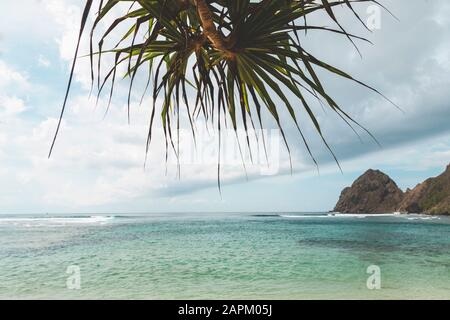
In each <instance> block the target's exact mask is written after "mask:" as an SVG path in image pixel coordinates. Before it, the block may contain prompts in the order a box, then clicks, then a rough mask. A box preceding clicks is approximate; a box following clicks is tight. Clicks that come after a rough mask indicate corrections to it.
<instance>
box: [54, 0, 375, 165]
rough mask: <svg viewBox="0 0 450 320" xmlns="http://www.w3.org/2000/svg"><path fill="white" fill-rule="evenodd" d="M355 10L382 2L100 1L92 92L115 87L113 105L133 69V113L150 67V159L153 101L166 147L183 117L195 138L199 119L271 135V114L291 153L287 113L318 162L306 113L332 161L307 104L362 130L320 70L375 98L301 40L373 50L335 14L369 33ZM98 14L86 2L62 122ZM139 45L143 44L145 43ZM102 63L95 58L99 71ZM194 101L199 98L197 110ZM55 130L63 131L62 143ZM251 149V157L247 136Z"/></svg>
mask: <svg viewBox="0 0 450 320" xmlns="http://www.w3.org/2000/svg"><path fill="white" fill-rule="evenodd" d="M356 3H374V4H378V5H380V4H379V3H378V2H377V1H375V0H257V1H254V0H253V1H252V0H136V1H132V0H108V1H103V0H100V4H99V8H98V11H97V12H96V18H95V21H94V23H93V28H92V30H91V33H90V54H89V57H90V62H91V78H92V83H93V84H94V82H97V86H98V94H100V93H101V92H102V90H103V89H104V88H105V85H106V84H107V83H110V84H111V85H110V86H111V89H110V92H109V101H110V102H111V98H112V96H113V92H114V84H115V80H116V75H117V69H118V67H119V66H120V65H122V64H124V65H126V66H127V74H126V76H128V77H129V78H130V79H131V81H130V88H129V92H128V110H129V108H130V97H131V92H132V89H133V83H134V80H135V77H136V73H137V71H138V70H141V69H144V68H145V69H144V70H148V71H146V72H147V75H148V83H147V88H146V90H147V89H151V93H152V98H153V105H152V109H151V116H150V124H149V131H148V139H147V152H148V150H149V146H150V142H151V139H152V127H153V123H154V119H155V113H156V101H157V98H162V101H163V102H162V106H160V107H161V110H162V111H161V121H162V126H163V129H164V133H165V136H166V146H170V145H172V146H174V143H173V139H172V137H173V135H172V130H174V129H176V130H178V129H179V116H180V112H186V114H187V116H188V117H189V121H190V124H191V127H192V134H193V136H194V139H195V130H194V127H195V122H196V119H197V117H198V116H199V115H202V116H203V117H204V118H205V119H206V120H207V121H210V123H213V124H214V126H217V128H218V130H219V132H220V130H221V126H222V125H223V121H224V119H228V121H229V123H230V124H229V125H231V126H232V128H233V129H234V130H237V128H238V127H239V122H240V123H241V125H243V128H244V129H245V131H246V132H248V131H247V130H248V129H249V126H250V125H251V126H253V128H254V127H255V123H257V125H258V126H259V127H260V128H264V124H263V121H262V116H261V114H262V112H268V113H269V114H270V115H271V117H273V119H274V120H275V122H276V123H277V125H278V127H279V129H280V131H281V133H282V137H283V139H284V143H285V145H286V147H287V149H288V151H289V145H288V142H287V141H286V136H285V134H284V131H283V126H282V124H281V121H280V113H281V112H287V113H288V115H289V116H290V118H292V121H293V123H294V124H295V126H296V128H297V129H298V131H299V133H300V137H301V138H302V139H303V142H304V143H305V145H306V148H307V150H308V152H309V154H310V155H311V157H312V159H313V160H314V162H315V163H316V160H315V159H314V156H313V155H312V152H311V150H310V148H309V146H308V143H307V140H306V139H305V137H304V135H303V132H302V130H301V128H300V126H299V123H298V121H297V112H298V110H297V109H300V108H298V106H301V108H303V110H304V111H305V112H306V115H307V117H309V118H310V120H311V121H312V125H313V126H314V128H315V130H316V131H317V133H318V134H319V136H320V137H321V138H322V140H323V142H324V144H325V146H326V148H328V150H329V151H330V152H331V153H332V151H331V148H330V147H329V146H328V144H327V142H326V140H325V138H324V137H323V134H322V130H321V127H320V124H319V122H318V121H317V119H316V116H315V113H314V112H313V109H312V108H311V107H310V105H309V102H308V101H309V100H310V99H309V98H310V97H313V98H315V99H318V100H319V101H320V102H321V103H323V104H324V105H326V106H327V107H328V108H330V109H331V110H332V111H334V112H336V113H337V114H338V115H339V116H340V117H341V118H342V119H343V120H344V121H345V122H346V123H347V124H348V125H349V126H350V127H352V128H353V126H360V125H359V124H358V123H357V122H356V121H355V120H353V119H352V117H351V116H350V115H349V114H347V113H346V112H345V111H344V110H343V109H342V108H341V107H340V106H339V105H338V104H337V103H336V102H335V100H334V99H333V98H332V97H331V96H330V95H329V94H328V93H327V91H326V89H325V88H324V86H323V85H322V83H321V80H320V77H319V76H318V75H317V73H316V71H317V69H324V70H326V71H328V72H330V73H333V74H336V75H338V76H340V77H342V78H345V79H349V80H352V81H355V82H357V83H358V84H360V85H363V86H365V87H367V88H369V89H371V90H374V91H376V90H375V89H373V88H371V87H369V86H367V85H365V84H364V83H362V82H360V81H358V80H356V79H354V78H352V77H351V76H350V75H348V74H347V73H345V72H343V71H341V70H339V69H337V68H335V67H333V66H331V65H329V64H327V63H325V62H324V61H322V60H320V59H319V58H317V57H315V56H313V55H312V54H311V53H309V52H307V51H306V49H305V48H304V47H303V46H302V43H301V40H300V39H301V37H302V36H303V35H304V34H305V33H307V32H308V31H313V30H319V31H324V32H332V33H334V34H336V35H341V36H344V37H346V38H347V39H348V40H349V41H351V42H352V43H353V44H355V43H354V41H355V40H363V41H367V40H366V39H364V38H361V37H358V36H355V35H353V34H350V33H348V32H347V31H346V30H345V29H344V28H343V27H342V25H341V23H340V21H339V19H338V17H337V15H336V10H335V9H336V7H337V6H344V7H345V8H348V9H349V10H351V12H352V13H353V14H354V16H355V18H356V19H358V20H359V21H360V22H361V23H362V24H364V22H363V20H362V19H361V17H360V16H359V15H358V14H357V12H356V11H355V9H354V6H355V4H356ZM119 4H120V5H123V4H128V5H129V8H128V10H127V11H126V12H123V15H122V16H118V17H117V18H116V20H115V21H114V22H113V23H112V24H111V25H110V26H109V28H108V29H107V30H106V31H105V32H103V35H102V36H101V37H100V39H99V42H98V49H96V50H95V51H94V46H93V42H94V31H96V29H98V28H99V23H100V21H102V20H103V19H104V18H105V16H106V15H107V14H108V13H111V11H112V10H113V9H114V8H116V7H118V5H119ZM92 7H93V1H92V0H87V1H86V6H85V9H84V13H83V17H82V23H81V28H80V37H79V39H78V46H77V49H76V53H75V59H74V62H73V68H72V72H71V75H70V81H69V85H68V88H67V93H66V97H65V100H64V106H63V109H62V112H61V118H62V116H63V114H64V109H65V106H66V103H67V98H68V94H69V90H70V86H71V82H72V76H73V70H74V68H75V64H76V61H77V55H78V47H79V45H80V40H81V37H82V34H83V32H84V29H85V27H86V23H87V20H88V17H89V15H90V13H91V11H92ZM115 11H116V10H115ZM320 12H324V13H326V14H327V15H328V16H329V18H330V19H331V20H332V21H333V22H334V24H335V26H336V27H335V28H327V27H322V26H317V25H314V24H311V23H310V21H309V18H310V17H311V15H312V14H313V13H320ZM125 21H127V22H131V28H130V29H129V30H128V31H127V32H126V33H125V34H123V35H121V36H122V37H121V41H120V42H119V43H117V45H116V46H114V47H113V48H109V49H108V50H105V49H103V43H104V42H105V40H107V39H108V37H110V36H111V35H112V34H113V33H115V36H117V32H116V31H117V29H118V27H119V26H120V25H121V24H122V23H123V22H125ZM143 31H145V35H144V36H142V32H143ZM141 36H142V39H139V38H140V37H141ZM355 47H356V45H355ZM105 54H112V55H114V63H113V64H112V66H111V67H110V69H109V70H107V72H106V73H105V75H104V76H103V77H102V76H101V74H102V72H101V68H100V66H101V59H102V55H105ZM95 56H96V57H97V58H98V65H97V66H96V67H94V57H95ZM147 68H148V69H147ZM95 73H97V76H95ZM95 79H96V81H95ZM376 92H378V91H376ZM287 93H289V95H288V94H287ZM308 95H309V96H310V97H307V96H308ZM188 96H189V97H191V96H194V97H195V103H194V104H193V105H192V106H191V105H190V103H189V99H188ZM288 96H289V98H288ZM292 97H294V98H292ZM276 100H279V101H282V104H281V105H280V104H279V103H276ZM295 100H297V101H295ZM191 104H192V102H191ZM108 108H109V106H108ZM128 116H129V111H128ZM254 120H255V121H254ZM256 121H257V122H256ZM360 127H361V126H360ZM361 128H362V129H363V130H365V131H366V132H367V133H368V134H370V133H369V132H368V131H367V130H366V129H364V128H363V127H361ZM58 131H59V125H58V129H57V132H56V135H57V134H58ZM56 135H55V139H56ZM54 143H55V141H53V144H52V147H51V149H53V146H54ZM247 143H248V147H249V149H251V148H250V143H249V139H248V135H247ZM174 150H175V147H174ZM50 153H51V151H50ZM333 156H334V155H333ZM335 159H336V157H335ZM336 161H337V160H336ZM316 164H317V163H316Z"/></svg>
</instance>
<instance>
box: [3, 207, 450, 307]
mask: <svg viewBox="0 0 450 320" xmlns="http://www.w3.org/2000/svg"><path fill="white" fill-rule="evenodd" d="M0 299H450V217H428V216H420V215H381V216H371V215H358V216H355V215H335V216H333V215H331V214H328V213H310V214H308V213H286V214H283V213H281V214H278V213H276V214H257V213H255V214H249V213H245V214H244V213H242V214H237V213H236V214H234V213H233V214H230V213H227V214H225V213H201V214H200V213H199V214H192V213H191V214H186V213H184V214H181V213H180V214H151V215H125V214H124V215H110V216H108V215H97V216H89V215H59V216H58V215H54V216H48V215H41V216H23V215H16V216H12V215H2V216H0Z"/></svg>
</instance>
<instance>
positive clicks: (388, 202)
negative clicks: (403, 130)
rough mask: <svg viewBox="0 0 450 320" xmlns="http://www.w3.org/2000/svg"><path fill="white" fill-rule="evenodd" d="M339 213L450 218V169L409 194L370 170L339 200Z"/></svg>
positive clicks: (344, 192) (387, 178)
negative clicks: (445, 215)
mask: <svg viewBox="0 0 450 320" xmlns="http://www.w3.org/2000/svg"><path fill="white" fill-rule="evenodd" d="M334 211H336V212H342V213H388V212H396V211H400V212H403V213H424V214H436V215H437V214H450V165H448V166H447V169H446V170H445V172H444V173H442V174H441V175H439V176H437V177H435V178H429V179H427V180H425V181H424V182H422V183H420V184H418V185H417V186H416V187H415V188H414V189H412V190H410V189H408V190H407V191H406V193H403V192H402V190H400V189H399V188H398V187H397V185H396V183H395V182H394V181H393V180H392V179H391V178H389V176H387V175H386V174H384V173H383V172H381V171H379V170H368V171H367V172H366V173H364V174H363V175H362V176H360V177H359V178H358V179H357V180H356V181H355V182H354V183H353V185H352V186H351V187H348V188H345V189H344V190H343V191H342V193H341V196H340V198H339V201H338V203H337V204H336V207H335V208H334Z"/></svg>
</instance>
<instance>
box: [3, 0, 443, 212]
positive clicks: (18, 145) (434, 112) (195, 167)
mask: <svg viewBox="0 0 450 320" xmlns="http://www.w3.org/2000/svg"><path fill="white" fill-rule="evenodd" d="M83 3H84V2H83V1H76V0H47V1H41V0H17V1H1V2H0V15H1V17H0V214H15V213H74V212H76V213H129V212H130V213H131V212H139V213H145V212H200V211H201V212H214V211H221V212H286V211H327V210H330V209H332V208H333V206H334V204H335V203H336V201H337V199H338V197H339V194H340V191H341V190H342V189H343V188H344V187H346V186H348V185H350V184H351V183H352V181H353V180H354V179H355V178H356V177H358V176H359V175H361V174H362V173H363V172H364V171H365V170H367V169H369V168H374V169H380V170H383V171H384V172H386V173H387V174H389V175H390V176H391V177H392V178H393V179H394V180H395V181H396V182H397V183H398V185H399V186H400V187H401V188H402V189H406V188H411V187H414V186H415V185H416V184H417V183H419V182H421V181H423V180H424V179H426V178H428V177H430V176H435V175H438V174H439V173H440V172H442V171H443V170H444V168H445V166H446V165H448V164H449V162H450V125H449V123H450V122H449V120H450V105H449V104H450V90H449V89H448V88H450V76H449V74H450V42H449V41H448V39H450V3H449V1H447V0H433V1H427V0H395V1H392V0H384V1H382V3H383V4H384V5H386V6H387V7H389V9H390V10H391V11H392V12H393V14H394V15H395V16H396V18H397V19H396V18H394V17H392V16H391V15H389V14H388V13H387V12H385V11H378V10H377V9H376V8H375V9H374V8H373V7H368V6H367V5H366V4H363V5H360V6H359V7H358V11H359V12H360V13H361V15H362V17H363V19H364V20H367V21H368V22H369V23H370V24H371V26H372V27H374V30H372V32H368V31H367V30H365V29H364V28H363V27H362V26H361V25H359V24H358V23H357V22H355V19H352V18H351V15H349V14H348V12H346V11H345V10H340V11H339V15H340V16H341V17H342V19H343V21H344V23H345V25H346V27H347V28H348V30H351V31H352V32H353V33H357V34H360V35H363V36H365V37H367V38H368V39H369V40H370V41H371V42H372V44H369V43H364V42H359V43H358V46H359V49H360V51H361V54H362V58H361V57H360V56H359V54H358V53H357V51H356V50H355V48H354V47H353V46H352V45H351V44H350V43H349V42H348V41H347V40H346V39H345V38H343V37H339V36H336V35H335V34H333V35H330V34H324V33H321V32H310V33H309V34H308V35H307V36H306V37H304V39H302V43H303V45H304V46H305V48H307V50H309V51H310V52H311V53H313V54H314V55H315V56H317V57H320V58H321V59H323V60H325V61H327V62H328V63H330V64H332V65H335V66H337V67H339V68H341V69H343V70H345V71H346V72H348V73H350V74H351V75H353V76H354V77H355V78H358V79H360V80H362V81H364V82H365V83H367V84H369V85H371V86H373V87H375V88H377V89H378V90H380V91H381V92H382V93H383V94H384V95H386V96H387V97H389V99H391V100H392V101H393V102H395V104H396V105H397V106H399V107H400V108H401V110H399V109H397V108H396V107H395V106H393V105H392V104H390V103H389V102H388V101H386V100H385V99H383V98H382V97H380V96H379V95H377V94H374V93H373V92H371V91H370V90H367V89H365V88H363V87H361V86H358V85H355V84H354V83H351V82H349V81H343V80H342V79H339V78H336V77H333V76H330V75H328V74H326V73H320V74H321V76H322V77H323V81H324V84H325V85H326V88H327V89H328V90H329V92H330V93H331V95H332V96H333V97H335V98H336V101H338V102H339V104H340V105H342V106H343V108H344V109H345V110H346V111H347V112H348V113H349V114H350V115H351V116H352V117H353V118H354V119H356V120H357V121H358V122H360V123H361V124H362V125H364V126H365V127H366V128H367V129H369V130H370V132H371V133H373V135H374V136H376V138H377V140H378V141H379V142H380V144H381V146H379V145H377V144H376V143H375V142H374V141H373V140H371V139H370V137H368V136H367V135H365V134H364V133H363V132H360V133H361V140H362V141H360V139H359V138H358V137H357V136H356V135H355V134H354V133H353V132H352V130H351V129H349V128H348V127H347V126H346V125H345V123H343V122H342V121H341V120H340V119H339V118H338V117H336V115H334V114H333V113H332V112H330V111H325V110H322V109H321V108H320V106H317V107H316V109H315V111H316V112H317V115H318V119H319V121H320V123H321V126H322V128H323V132H324V135H325V137H326V139H327V141H328V142H329V144H330V145H331V147H332V149H333V150H334V152H335V153H336V156H337V157H338V159H339V162H340V165H341V167H342V172H341V171H340V169H339V167H338V166H337V165H336V163H335V162H334V160H333V158H332V157H331V155H330V154H329V152H327V150H326V148H325V147H324V146H323V144H321V142H320V140H319V139H318V137H317V135H316V134H315V132H314V129H313V127H312V126H311V123H310V122H309V121H308V119H307V117H306V116H305V114H304V113H302V112H301V110H300V109H299V111H298V112H299V113H298V114H299V119H300V124H301V126H302V128H303V129H304V132H305V135H306V137H307V138H308V141H310V143H311V147H312V151H313V153H314V155H315V156H316V158H317V159H318V162H319V170H317V168H316V167H315V166H314V164H313V162H312V161H311V158H310V157H309V156H308V154H307V152H306V150H305V147H304V146H303V145H302V143H301V139H300V137H299V136H298V134H297V133H296V130H295V127H294V126H293V124H292V123H290V122H289V120H288V118H287V117H286V116H285V117H282V121H283V123H284V126H285V128H287V136H288V139H289V141H290V146H291V157H292V165H293V169H292V172H291V170H290V166H289V159H288V154H287V152H286V149H285V148H284V147H283V144H282V143H281V142H280V141H279V132H277V131H276V130H275V129H273V130H268V131H267V132H266V133H267V137H268V138H269V142H270V146H269V147H270V148H269V158H270V162H271V167H270V168H267V167H266V165H265V164H264V163H263V162H264V161H256V163H251V162H249V161H248V159H247V158H246V159H245V162H246V170H243V166H242V164H241V162H240V158H239V157H237V161H235V160H236V159H235V158H233V157H234V156H236V150H234V149H233V150H234V151H230V152H229V154H231V155H232V157H231V158H230V160H229V161H228V162H226V161H225V162H224V164H223V166H222V169H221V181H222V192H221V193H219V190H218V187H217V173H216V171H217V164H216V163H215V161H214V160H215V159H216V156H215V155H214V151H215V149H214V147H213V146H214V143H212V142H214V141H215V140H214V139H215V138H216V136H214V134H212V135H211V133H209V135H208V133H207V132H203V133H202V132H201V133H200V135H199V136H200V137H203V138H202V139H199V141H197V149H194V148H193V147H192V144H191V143H190V140H189V135H188V134H186V135H183V136H182V141H183V143H182V145H183V147H182V148H183V150H184V152H185V153H186V154H189V155H190V156H191V157H194V160H189V159H191V158H189V159H188V158H186V160H185V161H182V163H181V167H180V168H181V171H180V175H178V171H177V162H176V160H174V159H171V160H169V161H168V164H167V165H166V164H165V161H164V157H165V146H164V141H163V134H162V129H161V124H160V123H159V122H158V123H157V124H156V127H157V130H156V132H155V138H154V143H153V144H152V146H151V150H150V154H149V158H148V160H147V162H146V165H145V167H144V161H145V141H146V135H147V130H148V127H147V125H148V118H149V110H150V107H149V106H150V105H151V103H152V102H151V98H150V97H146V98H145V99H144V101H143V103H142V105H141V106H139V100H140V97H141V93H140V92H139V91H138V90H136V92H135V93H134V94H133V95H132V109H131V123H130V124H128V121H127V110H126V109H127V108H126V88H127V81H126V80H123V81H120V82H119V84H118V87H117V89H116V93H115V97H114V100H113V103H112V105H111V108H110V110H109V112H108V114H107V115H106V117H105V116H104V115H105V110H106V107H107V97H105V96H102V97H100V99H99V102H98V104H96V101H95V99H94V98H92V97H89V89H90V70H89V61H88V59H80V60H79V63H78V65H77V69H76V72H75V79H74V81H75V82H74V86H73V90H72V91H71V94H70V98H69V103H68V106H67V112H66V114H65V116H64V120H63V123H62V128H61V132H60V135H59V136H58V140H57V143H56V147H55V150H54V153H53V155H52V157H51V158H50V159H48V157H47V155H48V151H49V147H50V144H51V141H52V138H53V134H54V132H55V129H56V125H57V120H58V117H59V113H60V111H61V106H62V102H63V98H64V93H65V92H64V91H65V87H66V85H67V81H68V76H69V71H70V66H71V62H72V60H71V59H72V58H73V54H74V49H75V45H76V37H77V32H78V28H79V22H80V17H81V12H82V5H83ZM114 17H115V16H114V13H113V14H112V15H111V16H109V17H108V18H107V21H108V22H110V23H111V22H112V21H113V20H114ZM311 22H313V23H314V24H316V25H320V26H332V23H331V22H330V21H329V19H327V18H326V17H323V16H316V17H314V20H311V21H310V23H311ZM90 23H92V21H90ZM105 26H106V25H103V27H105ZM88 44H89V43H88V40H87V38H83V41H82V45H81V52H80V54H86V53H87V52H88ZM105 61H106V63H107V62H108V58H105ZM109 61H110V60H109ZM105 68H106V67H105ZM143 83H145V78H144V75H140V76H139V77H138V85H137V86H136V87H137V88H142V84H143ZM264 119H265V120H266V121H267V123H268V125H267V126H268V128H269V129H271V128H275V127H274V126H273V124H271V123H270V119H269V117H268V115H264ZM186 129H187V128H186ZM185 131H186V132H187V131H188V130H185ZM183 139H184V140H183ZM230 139H231V138H230ZM193 150H195V152H194V151H193ZM229 150H232V148H230V149H229ZM196 152H197V153H196ZM198 153H200V154H201V156H199V155H198Z"/></svg>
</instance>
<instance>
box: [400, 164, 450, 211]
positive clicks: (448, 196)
mask: <svg viewBox="0 0 450 320" xmlns="http://www.w3.org/2000/svg"><path fill="white" fill-rule="evenodd" d="M398 210H399V211H401V212H408V213H426V214H450V165H448V166H447V169H446V170H445V172H444V173H442V174H441V175H439V176H437V177H435V178H429V179H427V180H425V181H424V182H422V183H420V184H418V185H417V186H416V187H415V188H414V189H412V190H409V189H408V190H407V191H406V194H405V197H404V199H403V201H402V202H401V204H400V206H399V209H398Z"/></svg>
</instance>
